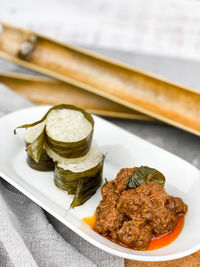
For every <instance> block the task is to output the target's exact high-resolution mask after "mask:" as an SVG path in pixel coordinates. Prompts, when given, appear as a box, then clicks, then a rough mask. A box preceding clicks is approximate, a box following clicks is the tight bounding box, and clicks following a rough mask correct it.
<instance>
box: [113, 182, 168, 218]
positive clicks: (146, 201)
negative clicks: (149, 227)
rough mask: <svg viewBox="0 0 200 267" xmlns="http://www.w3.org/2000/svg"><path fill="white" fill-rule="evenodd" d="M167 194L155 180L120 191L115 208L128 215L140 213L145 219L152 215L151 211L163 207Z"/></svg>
mask: <svg viewBox="0 0 200 267" xmlns="http://www.w3.org/2000/svg"><path fill="white" fill-rule="evenodd" d="M167 198H168V196H167V193H166V192H165V190H164V188H163V187H162V186H160V185H158V184H157V183H156V182H148V183H146V184H142V185H141V186H139V187H137V188H135V189H130V190H125V191H123V192H122V193H121V195H120V198H119V201H118V205H117V208H118V209H119V210H120V211H121V212H122V213H124V214H126V215H127V216H128V217H130V218H131V217H132V216H136V215H140V216H142V217H143V218H145V219H146V220H151V218H152V217H153V213H152V211H153V210H155V209H157V208H159V209H160V208H165V202H166V200H167Z"/></svg>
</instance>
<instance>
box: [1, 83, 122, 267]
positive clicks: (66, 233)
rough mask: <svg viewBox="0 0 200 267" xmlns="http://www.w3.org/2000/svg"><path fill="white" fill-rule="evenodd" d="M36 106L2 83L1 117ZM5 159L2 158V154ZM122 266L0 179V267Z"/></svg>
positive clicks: (117, 260) (118, 261)
mask: <svg viewBox="0 0 200 267" xmlns="http://www.w3.org/2000/svg"><path fill="white" fill-rule="evenodd" d="M31 105H32V103H31V102H29V101H28V100H26V99H24V98H23V97H21V96H19V95H18V94H16V93H14V92H13V91H12V90H10V89H8V88H7V87H5V86H4V85H2V84H0V115H1V116H2V115H3V114H6V113H8V112H11V111H14V110H17V109H20V108H25V107H28V106H31ZM1 156H2V155H1ZM13 266H14V267H36V266H39V267H56V266H58V267H65V266H66V267H76V266H77V267H90V266H91V267H93V266H99V267H103V266H109V267H114V266H115V267H122V266H124V260H123V259H122V258H119V257H115V256H112V255H110V254H108V253H106V252H104V251H102V250H100V249H98V248H96V247H94V246H93V245H91V244H89V243H88V242H87V241H85V240H83V239H82V238H81V237H79V236H78V235H76V234H75V233H73V232H72V231H71V230H70V229H68V228H67V227H66V226H65V225H63V224H62V223H60V222H59V221H58V220H56V219H55V218H54V217H53V216H51V215H50V214H48V213H47V212H45V211H44V210H43V209H42V208H40V207H39V206H38V205H37V204H35V203H34V202H33V201H31V200H30V199H29V198H27V197H26V196H25V195H23V194H22V193H21V192H19V191H18V190H17V189H15V188H14V187H12V186H11V185H10V184H8V183H7V182H6V181H4V180H3V179H2V178H1V177H0V267H13Z"/></svg>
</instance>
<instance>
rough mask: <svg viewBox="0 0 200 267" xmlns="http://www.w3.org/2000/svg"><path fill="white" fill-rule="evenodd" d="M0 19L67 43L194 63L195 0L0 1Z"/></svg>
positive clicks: (199, 16) (197, 52)
mask: <svg viewBox="0 0 200 267" xmlns="http://www.w3.org/2000/svg"><path fill="white" fill-rule="evenodd" d="M0 20H1V21H5V22H9V23H12V24H15V25H18V26H22V27H26V28H29V29H33V30H35V31H38V32H41V33H43V34H45V35H48V36H51V37H54V38H57V39H59V40H62V41H65V42H69V43H76V44H82V45H86V46H93V47H103V48H109V49H116V50H125V51H134V52H140V53H150V54H155V55H164V56H172V57H177V58H187V59H193V60H200V1H198V0H34V1H33V0H0Z"/></svg>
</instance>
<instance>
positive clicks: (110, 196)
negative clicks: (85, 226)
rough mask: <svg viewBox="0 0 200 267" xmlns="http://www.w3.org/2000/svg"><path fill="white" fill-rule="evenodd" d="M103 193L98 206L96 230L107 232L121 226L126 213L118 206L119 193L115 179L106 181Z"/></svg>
mask: <svg viewBox="0 0 200 267" xmlns="http://www.w3.org/2000/svg"><path fill="white" fill-rule="evenodd" d="M101 193H102V196H103V200H101V201H100V203H99V206H98V208H97V221H96V224H95V230H96V231H97V232H99V233H102V234H105V233H110V232H112V231H114V230H115V229H116V228H118V227H120V226H121V225H122V223H123V220H124V215H123V214H121V213H120V212H119V211H118V210H117V208H116V206H117V201H118V199H119V194H117V193H116V192H115V184H114V183H113V181H111V182H108V183H106V184H105V185H104V186H103V187H102V190H101Z"/></svg>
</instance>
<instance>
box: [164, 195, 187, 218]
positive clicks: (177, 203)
mask: <svg viewBox="0 0 200 267" xmlns="http://www.w3.org/2000/svg"><path fill="white" fill-rule="evenodd" d="M166 207H167V209H169V210H171V211H173V212H175V213H177V214H185V213H186V212H187V205H185V203H184V202H183V200H182V199H181V198H179V197H171V196H169V197H168V199H167V201H166Z"/></svg>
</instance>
